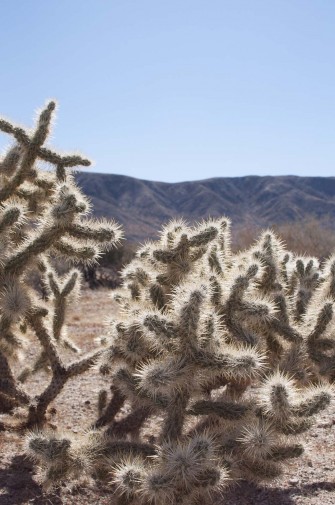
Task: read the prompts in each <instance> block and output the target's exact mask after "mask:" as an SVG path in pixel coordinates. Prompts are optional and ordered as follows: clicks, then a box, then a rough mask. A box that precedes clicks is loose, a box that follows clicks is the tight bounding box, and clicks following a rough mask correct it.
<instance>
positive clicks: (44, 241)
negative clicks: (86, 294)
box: [0, 101, 121, 429]
mask: <svg viewBox="0 0 335 505" xmlns="http://www.w3.org/2000/svg"><path fill="white" fill-rule="evenodd" d="M54 109H55V103H54V102H53V101H51V102H49V103H48V104H47V105H46V107H45V108H44V109H43V110H42V111H41V112H40V114H39V115H38V118H37V122H36V127H35V128H34V129H33V130H25V129H23V128H21V127H19V126H15V125H13V124H12V123H10V122H8V121H6V120H3V119H0V131H2V132H4V133H7V134H9V135H10V136H11V137H12V139H13V144H12V145H11V146H10V148H9V149H8V150H7V152H6V153H5V155H4V156H3V157H2V159H0V414H4V413H12V412H13V411H15V409H20V408H21V407H22V408H21V417H22V416H24V414H23V412H26V417H25V420H24V423H25V424H26V425H28V426H29V425H30V426H35V425H41V424H43V422H44V420H45V414H46V411H47V408H48V406H49V405H50V403H51V402H52V401H53V400H54V399H55V397H56V396H57V395H58V393H59V392H60V391H61V389H62V388H63V386H64V384H65V383H66V381H67V380H69V379H70V378H71V377H74V376H76V375H78V374H81V373H83V372H85V371H86V370H87V369H88V368H89V367H90V366H92V365H93V364H94V363H95V362H96V359H97V358H98V356H99V351H98V352H97V353H95V354H91V355H88V356H84V357H80V358H79V359H77V360H75V361H71V362H70V363H68V364H66V363H64V359H63V358H62V348H64V347H66V348H69V349H71V350H72V351H74V352H75V351H78V349H77V348H76V346H75V345H74V344H73V343H72V342H71V339H70V338H68V337H67V335H66V326H65V324H64V323H65V314H66V308H67V305H68V302H69V300H70V299H71V298H73V296H75V294H76V293H77V292H78V288H79V284H80V278H81V274H80V271H79V270H78V269H75V268H73V265H71V263H74V264H76V263H77V264H80V263H84V264H85V263H86V264H87V263H90V262H94V261H96V259H97V258H98V257H99V254H100V252H101V251H102V250H103V249H104V248H106V247H110V246H112V245H113V244H115V243H117V242H118V240H119V238H120V237H121V232H120V230H119V227H118V226H117V225H116V224H115V223H113V222H108V221H100V222H99V221H95V220H93V219H88V218H87V217H86V215H87V214H88V212H89V210H90V206H89V202H88V201H87V199H86V198H85V197H84V195H83V194H82V193H81V192H80V190H79V189H78V188H77V187H76V185H75V182H74V179H73V176H72V175H71V167H75V166H77V165H82V166H88V165H90V162H89V161H88V160H86V159H83V158H82V157H81V156H79V155H74V156H68V155H61V154H57V153H56V152H54V151H52V150H51V149H50V148H48V147H46V146H45V142H46V140H47V138H48V135H49V131H50V126H51V120H52V116H53V113H54ZM43 163H48V164H49V168H50V169H49V170H45V169H44V170H43V167H42V165H43ZM57 257H60V258H63V260H62V261H66V262H67V264H68V265H69V268H68V271H67V272H66V273H65V274H63V275H61V274H60V273H59V269H58V271H57V270H56V269H55V268H54V265H55V261H56V258H57ZM36 272H37V273H38V275H39V278H40V279H41V282H42V285H43V292H44V297H42V296H41V293H40V292H39V290H38V289H34V284H33V283H32V282H31V277H32V275H35V277H36V275H37V274H36ZM33 338H35V341H36V342H35V343H36V347H39V349H40V351H39V352H38V353H37V354H36V356H35V359H34V361H33V362H32V363H31V366H24V365H23V360H22V368H21V370H20V373H19V374H14V372H13V370H14V367H13V361H14V360H15V359H16V357H17V355H18V354H20V353H22V351H24V349H25V341H26V343H29V342H30V341H31V339H33ZM34 345H35V344H34ZM40 369H45V370H46V371H50V374H49V376H50V381H49V382H48V384H47V385H46V387H45V389H44V390H43V391H42V392H41V394H39V395H38V396H31V395H29V394H28V393H27V391H26V390H25V387H24V382H25V381H26V380H27V379H28V377H29V376H30V375H31V374H34V373H35V372H36V371H38V370H40ZM2 417H3V419H2V422H1V427H2V429H4V427H5V426H6V423H5V421H6V419H5V418H6V416H2Z"/></svg>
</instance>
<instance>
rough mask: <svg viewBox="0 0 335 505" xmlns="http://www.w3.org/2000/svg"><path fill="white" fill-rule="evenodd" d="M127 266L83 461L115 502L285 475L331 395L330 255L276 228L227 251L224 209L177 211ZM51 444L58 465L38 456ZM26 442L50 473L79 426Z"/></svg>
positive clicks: (159, 500) (69, 455) (68, 452)
mask: <svg viewBox="0 0 335 505" xmlns="http://www.w3.org/2000/svg"><path fill="white" fill-rule="evenodd" d="M122 275H123V281H124V284H123V288H121V289H120V290H118V291H117V292H115V293H114V295H113V296H114V299H115V300H116V301H117V302H118V304H119V306H120V310H119V311H118V315H117V316H115V318H114V319H113V320H111V321H110V322H109V339H110V342H109V344H108V348H107V349H106V350H105V351H104V352H103V354H102V356H101V359H100V370H101V373H102V374H104V375H105V376H109V377H110V378H111V392H112V394H111V396H110V398H108V395H107V393H106V392H101V393H100V395H99V417H98V419H97V420H96V422H95V424H94V426H93V427H92V429H91V430H90V431H88V433H87V434H86V435H85V436H83V439H81V447H82V451H83V452H82V453H80V451H79V453H80V454H81V457H83V455H84V454H86V453H89V454H90V457H88V458H87V461H89V462H90V464H92V468H91V467H90V469H88V470H87V471H88V472H89V473H90V474H91V475H99V476H100V477H101V476H104V478H106V479H108V480H109V481H110V482H111V483H112V485H113V486H114V488H115V492H116V494H117V495H118V496H119V499H120V503H140V504H152V503H153V504H160V505H164V504H168V503H169V504H171V503H176V504H177V503H178V504H191V503H192V504H197V503H208V496H209V495H211V493H212V492H214V491H221V490H222V489H224V488H225V486H226V485H227V484H228V483H230V482H234V481H239V480H241V479H249V480H253V481H264V480H271V479H273V478H275V477H277V476H278V475H280V473H281V471H282V468H283V465H285V462H286V461H287V460H288V459H290V458H295V457H298V456H300V455H301V454H302V452H303V446H302V445H301V443H300V442H299V435H300V434H301V433H303V432H306V431H307V430H308V429H309V428H310V427H311V425H312V424H313V422H314V416H315V415H317V414H318V413H319V412H320V411H321V410H323V409H324V408H326V407H327V406H328V404H329V402H330V401H331V397H332V396H333V386H332V383H333V382H334V380H335V339H334V331H333V329H334V324H335V319H334V317H333V312H334V303H335V281H334V279H335V257H331V258H329V259H328V260H327V261H326V262H325V263H324V264H323V265H320V264H319V262H318V260H317V259H316V258H305V257H296V256H295V255H294V254H292V253H290V252H287V251H286V250H285V248H284V246H283V244H282V243H281V242H280V240H279V239H278V238H277V237H276V236H275V235H274V234H273V233H272V232H271V231H266V232H264V233H263V234H262V235H261V237H260V238H259V239H258V241H257V242H255V244H254V245H253V246H252V247H250V248H249V249H248V250H246V251H242V252H240V253H237V254H234V253H233V252H232V251H231V248H230V223H229V221H228V220H227V219H224V218H222V219H215V220H214V219H213V220H208V221H206V222H204V223H201V224H199V225H196V226H194V227H190V226H188V225H186V223H184V222H183V221H173V222H171V223H170V224H169V225H167V226H166V227H165V228H164V229H163V231H162V233H161V237H160V240H158V241H156V242H149V243H147V244H145V245H144V246H143V247H142V248H140V249H139V250H138V252H137V255H136V258H135V259H134V260H133V261H132V262H131V263H130V264H129V265H128V266H127V267H126V268H124V270H123V274H122ZM124 405H126V406H127V409H126V412H127V413H124V412H125V411H122V410H121V409H122V407H123V406H124ZM122 412H123V413H122ZM92 437H93V439H94V440H95V442H94V443H95V444H98V446H99V450H97V449H96V445H94V444H93V445H94V447H92V449H90V447H91V444H92ZM55 444H56V446H57V447H58V445H57V444H60V446H61V447H65V449H64V450H63V449H62V455H61V459H62V462H63V466H62V467H61V468H62V470H61V475H60V474H58V473H57V468H58V467H57V460H55V459H54V458H52V460H50V459H49V460H46V458H45V452H47V453H48V454H49V452H48V451H52V448H53V446H54V445H55ZM27 446H28V449H29V451H30V453H31V454H32V455H33V456H34V457H35V458H36V460H37V461H38V462H39V464H40V465H41V466H42V467H43V468H44V469H45V472H46V479H47V480H46V482H48V483H53V484H55V483H57V482H59V481H61V480H62V479H63V480H64V479H65V480H66V479H69V478H71V477H72V476H73V472H74V471H75V469H76V468H77V466H76V465H77V463H76V462H75V461H76V460H75V458H76V457H79V456H78V454H79V453H77V452H76V451H77V447H78V441H77V440H76V439H74V440H68V438H66V436H61V435H59V437H58V438H57V443H56V442H55V435H54V434H53V435H51V436H50V435H49V436H48V435H45V434H43V435H41V434H34V433H33V434H32V435H31V437H30V439H29V440H28V443H27ZM91 450H92V452H90V451H91ZM74 454H77V456H76V457H75V456H74ZM64 462H66V463H64Z"/></svg>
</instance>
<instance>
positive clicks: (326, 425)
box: [318, 423, 331, 428]
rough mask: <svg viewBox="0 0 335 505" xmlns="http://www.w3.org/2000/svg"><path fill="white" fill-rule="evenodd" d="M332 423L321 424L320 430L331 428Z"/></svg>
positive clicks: (319, 425)
mask: <svg viewBox="0 0 335 505" xmlns="http://www.w3.org/2000/svg"><path fill="white" fill-rule="evenodd" d="M330 426H331V424H330V423H319V424H318V428H330Z"/></svg>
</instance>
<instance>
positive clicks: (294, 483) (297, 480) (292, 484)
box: [288, 479, 299, 486]
mask: <svg viewBox="0 0 335 505" xmlns="http://www.w3.org/2000/svg"><path fill="white" fill-rule="evenodd" d="M288 483H289V484H291V486H295V485H297V484H299V479H289V481H288Z"/></svg>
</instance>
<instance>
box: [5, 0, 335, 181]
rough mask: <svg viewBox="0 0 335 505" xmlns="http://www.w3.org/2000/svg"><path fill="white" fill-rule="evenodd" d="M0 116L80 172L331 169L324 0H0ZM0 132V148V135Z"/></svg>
mask: <svg viewBox="0 0 335 505" xmlns="http://www.w3.org/2000/svg"><path fill="white" fill-rule="evenodd" d="M0 8H1V10H0V15H1V22H0V26H1V30H0V42H1V43H0V48H1V49H0V72H1V76H0V114H1V115H4V116H6V117H9V118H11V119H13V120H16V121H17V122H21V123H24V124H28V125H31V124H32V117H33V114H34V111H35V110H36V109H37V108H38V107H40V106H41V105H43V103H44V102H45V100H46V99H47V98H56V99H57V100H58V102H59V110H58V116H57V121H56V125H55V129H54V134H53V139H52V143H53V145H54V146H56V147H58V148H61V149H63V150H69V151H72V150H79V151H81V152H82V153H84V154H85V155H87V156H88V157H91V158H92V159H93V160H94V161H95V165H94V167H93V168H91V169H90V170H94V171H96V172H110V173H117V174H123V175H130V176H134V177H139V178H141V179H152V180H160V181H173V182H174V181H185V180H193V179H204V178H208V177H220V176H222V177H227V176H242V175H251V174H252V175H284V174H293V175H310V176H333V175H335V170H334V168H335V1H334V0H313V1H312V0H1V4H0ZM6 141H7V139H6V138H5V136H4V135H1V137H0V147H1V148H2V147H3V146H4V145H5V144H6Z"/></svg>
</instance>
